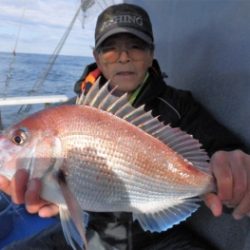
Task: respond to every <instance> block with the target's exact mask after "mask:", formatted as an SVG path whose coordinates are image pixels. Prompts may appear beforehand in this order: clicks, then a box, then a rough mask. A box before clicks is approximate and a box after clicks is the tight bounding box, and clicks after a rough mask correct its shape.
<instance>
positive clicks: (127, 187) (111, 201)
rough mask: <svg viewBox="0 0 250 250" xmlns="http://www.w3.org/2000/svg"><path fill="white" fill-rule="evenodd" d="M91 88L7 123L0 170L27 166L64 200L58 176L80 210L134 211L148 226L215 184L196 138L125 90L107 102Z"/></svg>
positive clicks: (182, 214) (164, 224) (172, 220)
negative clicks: (73, 100) (70, 101)
mask: <svg viewBox="0 0 250 250" xmlns="http://www.w3.org/2000/svg"><path fill="white" fill-rule="evenodd" d="M106 94H107V93H106ZM90 95H91V93H90ZM92 95H93V93H92ZM96 95H97V97H96V99H97V100H95V101H92V104H91V105H64V106H58V107H53V108H48V109H45V110H43V111H40V112H38V113H35V114H33V115H31V116H30V117H28V118H26V119H24V120H23V121H21V122H20V123H18V124H16V125H14V126H13V127H11V128H9V129H7V130H5V131H4V132H3V133H2V134H1V136H0V148H1V153H0V174H3V175H5V176H8V177H9V178H11V177H12V175H13V174H14V173H15V171H16V169H17V168H26V169H29V171H30V172H31V175H32V176H35V177H40V178H42V180H43V192H42V197H43V198H44V199H47V200H49V201H51V202H54V203H56V204H58V205H60V204H63V205H65V204H66V205H67V204H68V202H67V198H66V197H65V196H67V194H65V191H63V189H62V188H61V187H62V185H60V182H63V186H67V188H68V189H69V190H70V192H71V193H72V194H73V196H74V197H75V198H76V200H77V203H78V204H79V205H80V207H81V209H82V210H86V211H97V212H115V211H123V212H132V213H133V217H134V219H137V220H138V221H139V222H140V224H141V226H142V227H143V228H144V229H145V230H149V231H152V232H153V231H157V232H160V231H163V230H166V229H168V228H170V227H172V226H173V225H174V224H177V223H179V222H180V221H182V220H184V219H185V218H187V217H188V216H190V215H191V213H193V212H194V211H195V210H196V209H197V207H198V205H197V204H196V203H195V201H196V200H197V198H196V197H199V196H200V195H202V194H204V193H207V192H210V191H212V190H213V189H214V181H213V177H212V175H211V174H210V173H209V169H208V163H207V160H208V157H207V155H206V153H205V152H204V151H203V150H202V149H200V144H199V143H198V141H197V140H194V139H193V138H192V137H191V136H189V135H187V134H186V133H184V132H182V131H181V130H179V129H177V128H171V127H170V126H164V125H163V124H160V123H159V122H158V121H157V119H155V118H150V117H151V116H150V114H149V113H146V114H144V112H141V110H142V109H141V110H139V109H137V110H134V109H133V108H131V107H130V106H129V105H128V104H123V100H124V98H120V99H119V100H118V101H117V102H116V103H115V104H114V103H112V104H108V105H107V104H106V103H107V101H105V103H103V102H104V101H101V99H103V98H101V97H102V95H104V94H103V93H100V91H99V92H98V93H97V94H96ZM89 98H90V97H89ZM98 98H99V100H98ZM92 99H93V98H92ZM86 102H88V101H86ZM87 104H89V103H87ZM105 105H106V106H107V107H106V108H104V106H105ZM100 107H102V108H103V109H104V110H101V109H100ZM107 111H108V112H107ZM118 116H120V117H118ZM60 174H63V176H64V177H63V181H62V180H60V178H61V177H60ZM64 178H65V179H64ZM65 201H66V202H65Z"/></svg>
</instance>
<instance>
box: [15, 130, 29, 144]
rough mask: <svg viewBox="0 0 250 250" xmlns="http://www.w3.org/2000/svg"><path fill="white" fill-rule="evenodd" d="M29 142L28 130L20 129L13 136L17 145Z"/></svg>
mask: <svg viewBox="0 0 250 250" xmlns="http://www.w3.org/2000/svg"><path fill="white" fill-rule="evenodd" d="M26 140H27V130H26V129H22V128H21V129H18V130H17V131H16V132H15V134H14V135H13V136H12V141H13V142H14V143H15V144H16V145H22V144H23V143H24V142H25V141H26Z"/></svg>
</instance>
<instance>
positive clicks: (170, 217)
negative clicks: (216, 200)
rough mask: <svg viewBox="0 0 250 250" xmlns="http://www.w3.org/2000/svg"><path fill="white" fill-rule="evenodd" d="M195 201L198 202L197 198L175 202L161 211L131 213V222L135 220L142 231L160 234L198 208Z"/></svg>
mask: <svg viewBox="0 0 250 250" xmlns="http://www.w3.org/2000/svg"><path fill="white" fill-rule="evenodd" d="M197 201H199V199H198V198H191V199H186V200H183V201H181V202H177V204H175V205H171V206H169V207H167V208H165V209H163V210H158V211H155V212H150V213H143V212H142V213H133V220H137V221H138V222H139V224H140V225H141V227H142V229H143V230H144V231H150V232H151V233H153V232H158V233H160V232H163V231H166V230H168V229H170V228H172V227H173V226H174V225H177V224H179V223H180V222H182V221H184V220H186V219H187V218H188V217H189V216H190V215H191V214H192V213H194V212H195V211H196V210H197V209H198V208H199V204H198V203H197Z"/></svg>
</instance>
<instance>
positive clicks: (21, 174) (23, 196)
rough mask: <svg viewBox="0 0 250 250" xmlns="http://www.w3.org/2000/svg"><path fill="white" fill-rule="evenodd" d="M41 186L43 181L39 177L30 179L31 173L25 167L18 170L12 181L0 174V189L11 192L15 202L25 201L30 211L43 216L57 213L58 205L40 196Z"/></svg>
mask: <svg viewBox="0 0 250 250" xmlns="http://www.w3.org/2000/svg"><path fill="white" fill-rule="evenodd" d="M41 188H42V185H41V181H40V180H39V179H31V180H30V181H29V174H28V172H27V171H26V170H24V169H20V170H18V171H17V172H16V174H15V175H14V177H13V178H12V180H11V181H8V180H7V179H6V178H5V177H3V176H0V190H2V191H3V192H5V193H7V194H9V195H10V196H11V199H12V201H13V202H14V203H16V204H22V203H25V206H26V209H27V211H28V212H29V213H38V214H39V216H41V217H51V216H54V215H56V214H57V213H58V207H57V206H56V205H55V204H52V203H49V202H47V201H44V200H43V199H41V198H40V192H41Z"/></svg>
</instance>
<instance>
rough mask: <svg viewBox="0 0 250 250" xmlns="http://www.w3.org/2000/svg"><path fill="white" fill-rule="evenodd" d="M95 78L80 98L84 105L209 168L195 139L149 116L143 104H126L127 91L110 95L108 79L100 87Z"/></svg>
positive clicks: (197, 164) (204, 153)
mask: <svg viewBox="0 0 250 250" xmlns="http://www.w3.org/2000/svg"><path fill="white" fill-rule="evenodd" d="M99 81H100V78H98V80H97V81H96V83H95V84H94V86H92V87H91V89H90V90H89V92H88V94H87V95H86V97H85V99H84V102H83V104H84V105H89V106H92V107H96V108H98V109H101V110H104V111H107V112H109V113H112V114H114V115H116V116H118V117H120V118H122V119H123V120H126V121H128V122H129V123H131V124H133V125H135V126H136V127H138V128H140V129H142V130H144V131H145V132H147V133H148V134H150V135H152V136H153V137H155V138H157V139H159V140H160V141H162V142H163V143H164V144H166V145H167V146H168V147H170V148H172V149H173V150H174V151H176V152H177V153H178V154H180V155H181V156H182V157H183V158H185V159H186V160H188V161H189V162H191V163H192V164H193V165H195V166H196V167H198V168H199V169H200V170H202V171H205V172H208V171H209V168H208V159H209V158H208V156H207V153H206V152H205V151H204V150H203V149H202V148H201V144H200V143H199V141H198V140H196V139H194V138H193V137H192V136H191V135H189V134H187V133H186V132H184V131H182V130H181V129H179V128H173V127H171V126H170V125H164V123H162V122H160V121H159V119H158V117H153V116H152V111H151V110H150V111H145V105H142V106H140V107H138V108H134V107H133V106H132V105H131V104H130V103H129V100H128V98H129V97H128V94H124V95H122V96H121V97H117V96H115V95H113V93H114V91H115V90H116V88H113V89H112V90H109V88H108V86H109V81H108V82H106V83H105V84H104V85H103V86H102V87H101V88H100V87H99Z"/></svg>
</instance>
